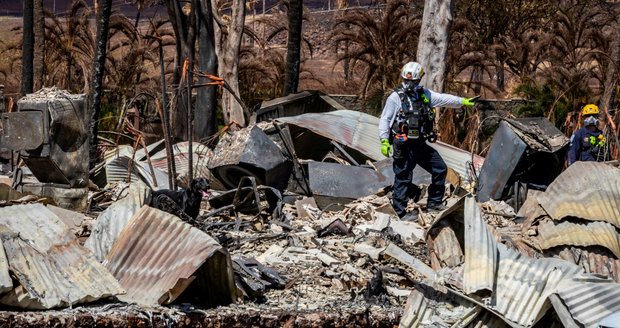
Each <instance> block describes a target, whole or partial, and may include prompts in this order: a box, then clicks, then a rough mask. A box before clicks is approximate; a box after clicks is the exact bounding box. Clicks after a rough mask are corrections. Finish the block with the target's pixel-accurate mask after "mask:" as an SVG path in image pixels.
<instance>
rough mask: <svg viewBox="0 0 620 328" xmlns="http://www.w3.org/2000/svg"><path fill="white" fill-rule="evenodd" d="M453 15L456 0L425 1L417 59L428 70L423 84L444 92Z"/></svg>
mask: <svg viewBox="0 0 620 328" xmlns="http://www.w3.org/2000/svg"><path fill="white" fill-rule="evenodd" d="M453 17H454V0H426V1H424V16H423V18H422V28H421V30H420V38H419V41H418V53H417V60H418V62H419V63H420V65H422V67H423V68H424V70H425V71H426V75H425V76H424V78H423V79H422V83H423V85H424V86H426V87H428V88H430V89H433V90H434V91H437V92H442V91H443V88H444V80H445V77H446V72H447V69H446V56H447V53H448V45H449V44H448V42H449V40H450V27H451V25H452V19H453Z"/></svg>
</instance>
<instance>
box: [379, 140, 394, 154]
mask: <svg viewBox="0 0 620 328" xmlns="http://www.w3.org/2000/svg"><path fill="white" fill-rule="evenodd" d="M391 152H392V146H391V145H390V142H389V141H388V140H387V139H381V154H383V156H385V157H389V156H390V153H391Z"/></svg>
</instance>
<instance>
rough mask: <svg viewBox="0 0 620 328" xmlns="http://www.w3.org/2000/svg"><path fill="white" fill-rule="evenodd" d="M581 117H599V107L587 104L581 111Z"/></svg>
mask: <svg viewBox="0 0 620 328" xmlns="http://www.w3.org/2000/svg"><path fill="white" fill-rule="evenodd" d="M581 115H583V116H585V115H598V106H596V105H595V104H587V105H585V106H583V109H582V110H581Z"/></svg>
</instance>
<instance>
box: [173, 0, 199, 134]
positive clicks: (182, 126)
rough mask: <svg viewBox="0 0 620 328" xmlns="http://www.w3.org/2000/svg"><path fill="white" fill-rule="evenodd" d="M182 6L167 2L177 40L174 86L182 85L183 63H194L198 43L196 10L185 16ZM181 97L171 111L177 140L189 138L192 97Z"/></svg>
mask: <svg viewBox="0 0 620 328" xmlns="http://www.w3.org/2000/svg"><path fill="white" fill-rule="evenodd" d="M181 4H182V3H181V2H180V1H175V0H167V1H166V8H167V10H168V18H169V19H170V23H171V24H172V28H173V31H174V36H175V38H176V56H175V58H174V73H173V76H172V81H171V84H172V85H180V83H181V70H182V65H183V61H184V60H185V59H186V58H187V59H189V60H190V62H191V63H193V61H194V48H195V46H194V44H195V41H196V34H195V29H194V27H195V19H194V16H195V15H194V8H192V9H191V12H190V13H189V15H187V16H185V15H184V13H183V10H182V8H181ZM192 7H193V6H192ZM191 69H193V68H192V67H190V70H191ZM179 95H180V96H179V97H176V99H175V101H174V110H172V111H170V114H171V115H170V116H171V117H170V118H171V123H172V135H173V136H174V137H175V138H176V139H181V140H183V139H186V138H187V131H188V126H187V115H188V108H187V103H188V102H187V97H191V95H188V94H187V92H179Z"/></svg>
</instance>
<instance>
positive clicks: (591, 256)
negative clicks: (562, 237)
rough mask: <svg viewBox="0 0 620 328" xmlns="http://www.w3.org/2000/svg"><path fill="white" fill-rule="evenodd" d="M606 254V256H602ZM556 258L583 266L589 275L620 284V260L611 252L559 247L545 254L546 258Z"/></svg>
mask: <svg viewBox="0 0 620 328" xmlns="http://www.w3.org/2000/svg"><path fill="white" fill-rule="evenodd" d="M602 253H605V254H602ZM550 255H551V256H556V257H559V258H561V259H563V260H566V261H569V262H571V263H575V264H577V265H579V266H581V267H582V268H583V269H584V270H585V272H587V273H595V274H597V275H600V276H602V277H609V278H610V279H613V280H614V281H615V282H620V260H618V259H616V257H615V256H614V255H613V254H612V253H611V252H601V251H600V250H599V249H594V250H589V249H585V248H584V247H577V246H570V247H558V248H555V249H553V250H549V251H547V252H545V256H550Z"/></svg>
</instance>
